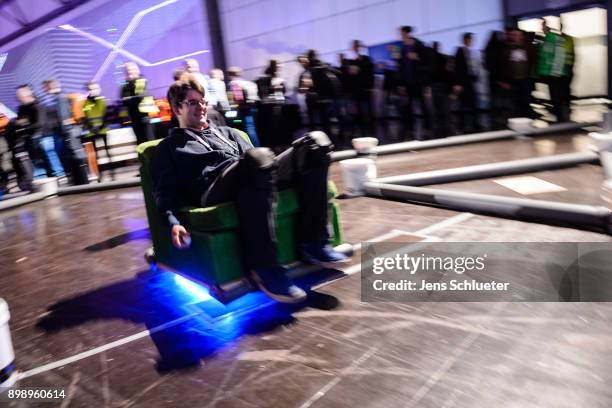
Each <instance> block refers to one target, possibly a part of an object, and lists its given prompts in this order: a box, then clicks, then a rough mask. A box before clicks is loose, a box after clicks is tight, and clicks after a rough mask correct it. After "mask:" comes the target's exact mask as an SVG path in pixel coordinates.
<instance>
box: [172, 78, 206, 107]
mask: <svg viewBox="0 0 612 408" xmlns="http://www.w3.org/2000/svg"><path fill="white" fill-rule="evenodd" d="M190 90H193V91H196V92H198V93H200V94H201V95H202V96H204V88H202V85H200V83H199V82H198V81H195V80H193V79H189V80H187V81H176V82H174V83H173V84H172V85H170V88H169V89H168V103H169V104H170V106H171V107H175V108H178V106H179V105H180V104H181V103H183V101H184V100H185V98H186V97H187V92H189V91H190Z"/></svg>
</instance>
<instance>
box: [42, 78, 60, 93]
mask: <svg viewBox="0 0 612 408" xmlns="http://www.w3.org/2000/svg"><path fill="white" fill-rule="evenodd" d="M45 91H47V93H48V94H51V95H55V94H58V93H60V92H61V91H62V88H61V87H60V85H59V82H57V81H51V82H47V83H46V84H45Z"/></svg>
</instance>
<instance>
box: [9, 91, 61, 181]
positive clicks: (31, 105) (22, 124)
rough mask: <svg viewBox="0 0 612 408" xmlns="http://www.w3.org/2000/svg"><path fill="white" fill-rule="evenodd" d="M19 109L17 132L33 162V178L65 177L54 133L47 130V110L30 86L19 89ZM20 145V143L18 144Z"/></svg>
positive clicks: (16, 122)
mask: <svg viewBox="0 0 612 408" xmlns="http://www.w3.org/2000/svg"><path fill="white" fill-rule="evenodd" d="M17 100H18V101H19V103H20V105H19V108H18V109H17V119H16V121H15V125H16V127H15V131H16V132H17V134H18V135H17V136H18V139H20V138H23V142H24V143H25V146H26V147H27V150H28V153H29V156H30V159H31V161H32V170H33V177H34V178H40V177H45V176H53V177H63V176H64V175H65V173H64V168H63V167H62V163H61V161H60V158H59V157H58V154H57V152H56V141H55V140H54V138H53V133H52V132H48V131H46V129H45V127H44V126H45V124H46V123H45V122H46V116H45V110H44V108H43V107H42V106H41V105H40V104H39V103H38V101H37V100H36V98H35V97H34V93H33V92H32V90H31V89H30V87H29V86H28V85H20V86H19V87H17ZM17 144H18V143H17Z"/></svg>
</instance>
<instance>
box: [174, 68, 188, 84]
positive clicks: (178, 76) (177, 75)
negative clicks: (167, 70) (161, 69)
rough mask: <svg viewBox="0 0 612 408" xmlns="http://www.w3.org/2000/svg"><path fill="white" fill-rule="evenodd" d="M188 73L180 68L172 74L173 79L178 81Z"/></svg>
mask: <svg viewBox="0 0 612 408" xmlns="http://www.w3.org/2000/svg"><path fill="white" fill-rule="evenodd" d="M185 72H187V70H186V69H185V68H183V67H178V68H177V69H175V70H174V73H173V74H172V77H173V78H174V80H175V81H178V80H180V79H181V76H182V75H183V74H184V73H185Z"/></svg>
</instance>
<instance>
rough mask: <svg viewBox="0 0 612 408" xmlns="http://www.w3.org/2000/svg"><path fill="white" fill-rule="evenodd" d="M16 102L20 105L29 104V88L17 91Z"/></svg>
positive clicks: (30, 97) (30, 93)
mask: <svg viewBox="0 0 612 408" xmlns="http://www.w3.org/2000/svg"><path fill="white" fill-rule="evenodd" d="M17 100H18V101H19V103H21V104H26V103H29V102H31V101H32V91H31V90H30V88H28V87H27V86H26V87H23V88H19V89H17Z"/></svg>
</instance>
